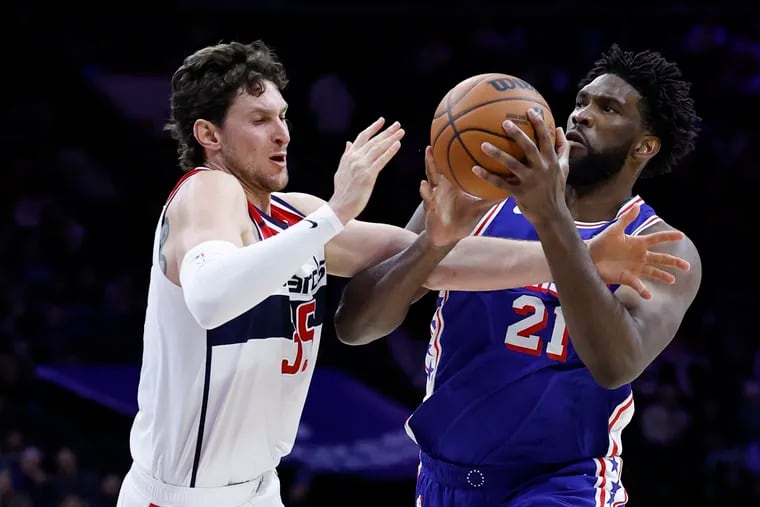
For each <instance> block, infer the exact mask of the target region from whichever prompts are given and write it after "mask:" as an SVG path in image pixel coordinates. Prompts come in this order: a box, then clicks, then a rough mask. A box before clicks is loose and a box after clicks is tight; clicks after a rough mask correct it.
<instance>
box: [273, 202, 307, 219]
mask: <svg viewBox="0 0 760 507" xmlns="http://www.w3.org/2000/svg"><path fill="white" fill-rule="evenodd" d="M270 210H271V211H272V218H274V219H276V220H279V221H280V222H285V223H286V224H288V225H293V224H297V223H298V222H300V221H301V220H303V217H302V216H301V215H299V214H297V213H294V212H293V211H292V210H289V209H288V208H286V207H285V206H283V205H282V204H280V203H279V202H277V201H272V202H271V204H270Z"/></svg>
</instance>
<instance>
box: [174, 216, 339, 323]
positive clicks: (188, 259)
mask: <svg viewBox="0 0 760 507" xmlns="http://www.w3.org/2000/svg"><path fill="white" fill-rule="evenodd" d="M315 224H316V225H315ZM342 227H343V225H342V224H341V222H340V220H339V219H338V218H337V217H336V216H335V214H334V213H333V212H332V211H331V210H330V209H329V208H328V207H327V206H324V207H323V208H320V209H318V210H317V211H315V212H314V213H312V214H310V215H309V216H307V217H306V219H305V220H303V221H301V222H299V223H297V224H295V225H293V226H292V227H289V228H288V229H287V230H285V231H282V232H281V233H279V234H277V235H276V236H273V237H271V238H267V239H265V240H262V241H259V242H257V243H254V244H252V245H248V246H245V247H242V248H239V247H236V246H235V245H233V244H232V243H229V242H226V241H205V242H203V243H200V244H199V245H196V246H195V247H193V248H191V249H190V250H189V251H188V252H187V253H186V254H185V255H184V257H183V259H182V262H181V267H180V283H181V284H182V290H183V295H184V298H185V303H186V304H187V307H188V309H189V310H190V313H192V314H193V316H194V317H195V319H196V321H197V322H198V324H199V325H200V326H201V327H203V328H205V329H213V328H215V327H218V326H220V325H222V324H224V323H225V322H228V321H230V320H232V319H234V318H235V317H238V316H239V315H241V314H242V313H244V312H246V311H248V310H250V309H251V308H253V307H254V306H256V305H257V304H259V303H260V302H261V301H263V300H264V299H266V298H267V297H269V296H270V295H271V294H273V293H274V292H276V291H277V290H278V289H279V288H280V287H282V286H283V285H284V284H285V283H286V282H287V281H288V280H289V279H290V278H291V277H292V276H293V275H294V274H295V273H296V272H297V271H298V269H299V267H300V266H301V265H302V264H303V263H305V262H307V261H308V260H309V259H310V258H311V257H312V256H313V255H314V252H315V250H317V249H319V248H322V247H323V246H324V244H325V243H327V242H328V241H329V240H330V239H331V238H332V237H333V236H335V235H336V234H337V233H338V232H340V230H341V229H342Z"/></svg>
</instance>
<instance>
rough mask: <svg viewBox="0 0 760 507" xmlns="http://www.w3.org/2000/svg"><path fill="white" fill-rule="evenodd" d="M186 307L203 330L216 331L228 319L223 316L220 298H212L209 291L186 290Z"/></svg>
mask: <svg viewBox="0 0 760 507" xmlns="http://www.w3.org/2000/svg"><path fill="white" fill-rule="evenodd" d="M184 296H185V306H187V309H188V311H189V312H190V315H192V316H193V319H195V322H197V323H198V325H199V326H200V327H202V328H203V329H206V330H209V329H214V328H217V327H219V326H221V325H222V324H224V323H225V322H226V321H227V320H228V319H227V318H226V316H225V315H223V313H224V312H223V311H222V308H223V306H222V304H221V301H220V300H219V299H218V298H214V297H211V296H210V292H208V291H199V290H188V288H187V287H185V288H184Z"/></svg>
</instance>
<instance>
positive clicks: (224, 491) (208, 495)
mask: <svg viewBox="0 0 760 507" xmlns="http://www.w3.org/2000/svg"><path fill="white" fill-rule="evenodd" d="M151 505H153V506H155V507H284V506H283V504H282V500H281V499H280V479H279V478H278V477H277V472H276V471H275V470H269V471H267V472H264V473H263V474H261V475H260V476H259V477H257V478H256V479H254V480H252V481H250V482H244V483H242V484H235V485H234V486H225V487H221V488H187V487H181V486H172V485H170V484H164V483H163V482H160V481H157V480H156V479H153V478H152V477H151V476H150V475H148V474H147V473H146V472H145V471H144V470H142V469H141V468H140V467H138V466H137V465H135V464H134V463H133V464H132V467H131V468H130V469H129V472H127V475H126V476H125V477H124V481H123V482H122V484H121V491H119V499H118V501H117V502H116V507H149V506H151Z"/></svg>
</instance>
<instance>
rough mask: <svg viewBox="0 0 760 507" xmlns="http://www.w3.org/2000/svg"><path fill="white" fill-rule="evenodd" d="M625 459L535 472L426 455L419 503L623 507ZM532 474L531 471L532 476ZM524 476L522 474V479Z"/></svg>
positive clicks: (434, 506) (438, 506) (440, 506)
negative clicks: (622, 476) (622, 471)
mask: <svg viewBox="0 0 760 507" xmlns="http://www.w3.org/2000/svg"><path fill="white" fill-rule="evenodd" d="M622 466H623V464H622V460H621V459H620V457H619V456H618V457H611V458H599V459H593V460H586V461H583V462H579V463H574V464H572V465H568V466H563V467H560V468H556V469H554V470H552V471H551V472H546V473H542V472H537V473H533V474H531V473H530V472H529V470H530V466H529V465H528V464H526V466H525V467H521V469H520V471H519V472H517V473H516V470H515V468H514V467H510V468H505V467H496V466H472V467H465V466H460V465H453V464H451V463H446V462H444V461H441V460H437V459H435V458H431V457H430V456H428V455H426V454H421V455H420V471H419V475H418V477H417V492H416V495H415V497H416V503H415V505H416V507H621V506H624V505H625V504H626V502H627V500H628V494H627V493H626V491H625V489H624V488H623V485H622V484H621V483H620V470H621V469H622ZM526 472H527V474H528V475H526ZM518 476H520V477H518Z"/></svg>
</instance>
